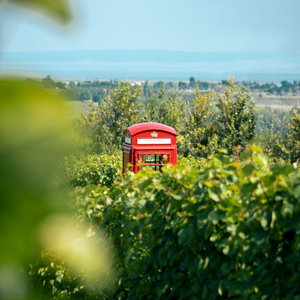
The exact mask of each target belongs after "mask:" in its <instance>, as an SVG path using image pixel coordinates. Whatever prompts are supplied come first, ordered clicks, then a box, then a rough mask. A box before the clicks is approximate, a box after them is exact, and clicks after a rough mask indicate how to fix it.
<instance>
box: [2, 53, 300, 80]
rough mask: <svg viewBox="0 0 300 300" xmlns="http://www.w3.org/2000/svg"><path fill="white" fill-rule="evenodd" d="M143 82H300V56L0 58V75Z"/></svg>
mask: <svg viewBox="0 0 300 300" xmlns="http://www.w3.org/2000/svg"><path fill="white" fill-rule="evenodd" d="M8 73H9V74H24V76H29V75H30V76H46V75H51V76H52V77H59V78H62V77H68V78H90V79H93V78H99V79H126V78H127V79H137V78H140V79H148V80H165V81H169V80H174V81H175V80H188V79H189V78H190V77H191V76H194V77H195V79H196V80H221V79H224V78H225V77H226V75H228V74H229V73H231V74H232V75H234V76H236V78H237V79H238V80H250V81H265V82H280V81H282V80H289V81H292V80H300V54H294V55H291V54H259V53H258V54H255V53H240V52H231V53H200V52H178V51H163V50H130V51H129V50H111V51H108V50H106V51H93V50H90V51H65V52H54V51H53V52H52V51H51V52H17V53H3V52H2V53H0V75H4V74H8Z"/></svg>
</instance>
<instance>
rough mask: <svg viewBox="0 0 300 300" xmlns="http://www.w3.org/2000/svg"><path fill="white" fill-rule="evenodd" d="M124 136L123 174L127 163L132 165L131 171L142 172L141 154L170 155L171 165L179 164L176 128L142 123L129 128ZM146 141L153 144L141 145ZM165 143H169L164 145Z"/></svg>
mask: <svg viewBox="0 0 300 300" xmlns="http://www.w3.org/2000/svg"><path fill="white" fill-rule="evenodd" d="M123 135H124V143H123V173H126V170H127V163H129V164H131V165H132V167H131V168H130V169H131V170H132V171H133V172H134V173H137V172H138V171H139V170H140V167H139V166H137V164H138V161H139V158H140V155H141V154H168V155H169V163H172V164H173V165H176V164H177V145H176V136H177V133H176V130H175V129H174V128H172V127H169V126H167V125H164V124H159V123H141V124H136V125H133V126H131V127H128V128H127V129H125V130H124V132H123ZM145 140H147V141H149V140H151V144H140V143H141V142H142V141H145ZM159 140H160V143H158V141H159ZM156 141H157V143H155V142H156ZM165 141H167V142H168V143H165V144H162V142H165ZM156 165H158V164H156Z"/></svg>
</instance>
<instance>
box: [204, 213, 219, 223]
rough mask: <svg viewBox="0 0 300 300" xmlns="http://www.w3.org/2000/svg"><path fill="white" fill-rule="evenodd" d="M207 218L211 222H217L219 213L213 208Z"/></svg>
mask: <svg viewBox="0 0 300 300" xmlns="http://www.w3.org/2000/svg"><path fill="white" fill-rule="evenodd" d="M207 218H208V220H210V221H212V222H218V221H219V220H220V214H219V212H218V211H215V210H213V211H211V212H210V213H209V214H208V216H207Z"/></svg>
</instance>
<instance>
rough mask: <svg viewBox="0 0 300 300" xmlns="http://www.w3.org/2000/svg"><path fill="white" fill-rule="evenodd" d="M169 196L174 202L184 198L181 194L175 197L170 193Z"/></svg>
mask: <svg viewBox="0 0 300 300" xmlns="http://www.w3.org/2000/svg"><path fill="white" fill-rule="evenodd" d="M170 196H171V197H172V198H174V199H175V200H182V199H183V198H184V195H182V194H180V195H176V194H173V193H171V194H170Z"/></svg>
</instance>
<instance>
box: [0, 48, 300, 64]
mask: <svg viewBox="0 0 300 300" xmlns="http://www.w3.org/2000/svg"><path fill="white" fill-rule="evenodd" d="M0 55H1V56H0V61H1V60H2V61H6V62H8V61H10V62H80V61H103V62H156V63H202V62H206V63H207V62H215V63H216V62H217V63H220V62H221V63H225V62H233V61H257V60H270V59H276V60H278V61H285V60H289V61H290V60H295V61H297V62H298V63H299V62H300V55H284V54H255V53H241V52H230V53H201V52H179V51H164V50H99V51H94V50H89V51H80V50H78V51H58V52H55V51H51V52H11V53H5V52H2V53H0Z"/></svg>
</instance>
